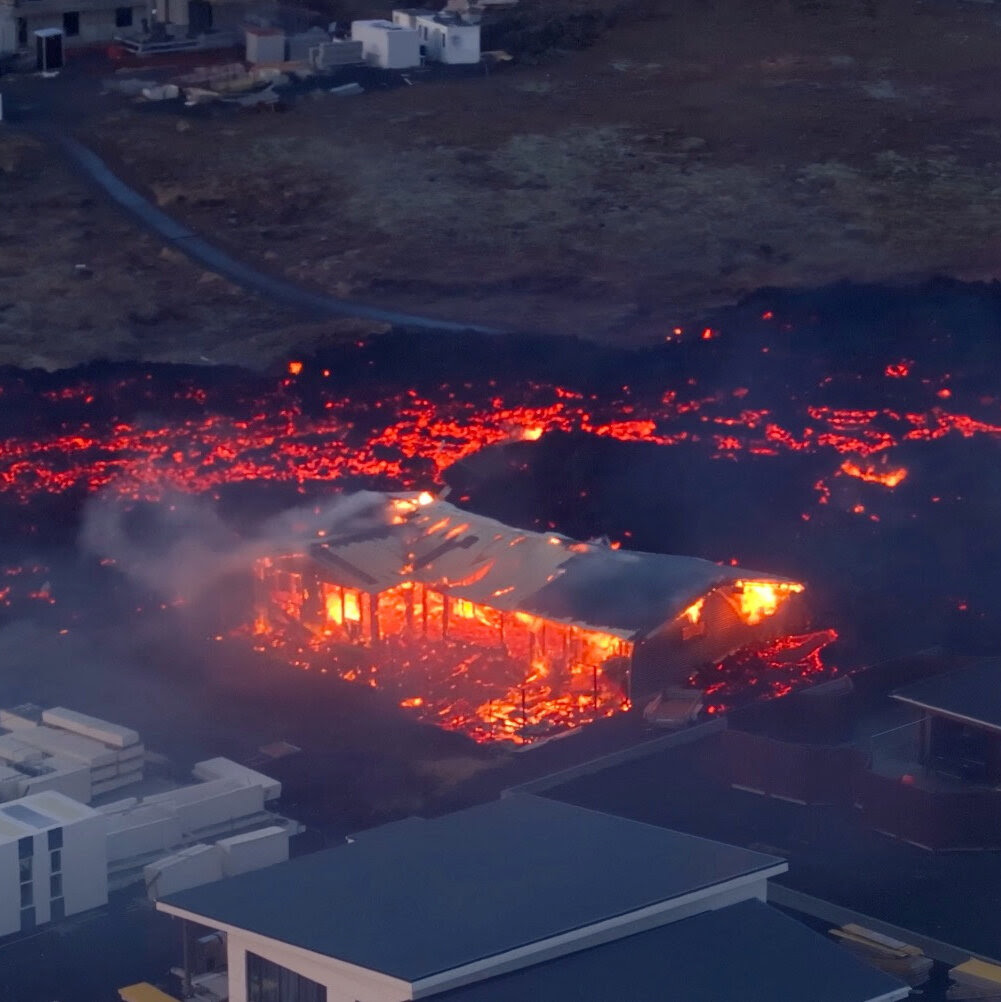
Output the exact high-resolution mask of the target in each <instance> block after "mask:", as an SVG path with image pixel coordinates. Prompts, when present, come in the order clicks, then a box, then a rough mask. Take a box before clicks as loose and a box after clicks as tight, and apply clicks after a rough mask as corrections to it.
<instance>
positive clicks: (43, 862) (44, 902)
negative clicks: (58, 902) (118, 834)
mask: <svg viewBox="0 0 1001 1002" xmlns="http://www.w3.org/2000/svg"><path fill="white" fill-rule="evenodd" d="M104 829H105V819H104V817H103V816H100V815H98V816H95V817H90V818H81V819H79V820H74V821H71V822H67V823H66V824H65V825H64V826H63V846H62V848H61V849H60V850H58V851H59V853H60V857H61V858H60V863H61V866H62V871H61V872H62V892H63V893H62V897H63V901H64V904H65V913H66V915H74V914H76V913H77V912H82V911H87V910H88V909H90V908H98V907H100V906H101V905H103V904H106V903H107V900H108V864H107V857H106V854H105V845H104V843H105V831H104ZM25 837H30V838H31V839H32V848H33V850H34V851H33V854H32V864H31V871H32V873H31V875H32V880H31V883H32V902H33V904H34V907H35V924H36V925H43V924H44V923H46V922H48V921H50V919H51V917H52V915H51V897H52V895H51V885H50V877H51V876H52V872H53V871H52V867H51V861H52V853H51V851H50V850H49V842H48V831H47V830H46V831H38V832H35V833H34V834H33V835H31V836H25ZM20 874H21V870H20V859H19V856H18V840H17V839H16V838H12V839H10V840H9V841H4V842H3V843H2V844H0V935H7V934H8V933H12V932H20V930H21V878H20Z"/></svg>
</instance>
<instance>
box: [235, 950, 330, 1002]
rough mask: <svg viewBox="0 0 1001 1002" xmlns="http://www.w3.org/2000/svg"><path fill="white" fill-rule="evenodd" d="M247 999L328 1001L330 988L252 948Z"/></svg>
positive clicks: (261, 1001) (257, 1001)
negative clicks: (253, 951) (276, 962)
mask: <svg viewBox="0 0 1001 1002" xmlns="http://www.w3.org/2000/svg"><path fill="white" fill-rule="evenodd" d="M247 1002H327V989H326V988H324V987H323V985H318V984H317V983H316V982H315V981H310V980H309V978H304V977H303V976H302V975H301V974H296V973H295V971H290V970H289V969H288V968H287V967H282V966H281V965H280V964H274V963H272V962H271V961H270V960H265V959H264V958H263V957H258V956H257V954H255V953H250V952H249V951H248V953H247Z"/></svg>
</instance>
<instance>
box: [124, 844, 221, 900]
mask: <svg viewBox="0 0 1001 1002" xmlns="http://www.w3.org/2000/svg"><path fill="white" fill-rule="evenodd" d="M222 875H223V873H222V852H221V851H220V850H219V849H217V848H216V847H215V846H214V845H201V844H199V845H193V846H190V847H189V848H187V849H182V850H181V851H180V852H176V853H174V855H172V856H166V857H165V858H164V859H159V860H157V861H156V862H155V863H150V864H149V865H148V866H144V867H143V879H144V880H145V881H146V893H147V895H148V896H149V898H150V900H152V901H156V900H157V899H158V898H162V897H164V896H165V895H167V894H176V893H177V892H178V891H186V890H187V889H188V888H189V887H200V886H201V885H202V884H210V883H212V882H213V881H214V880H221V879H222Z"/></svg>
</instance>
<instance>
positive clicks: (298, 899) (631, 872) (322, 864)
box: [163, 795, 784, 982]
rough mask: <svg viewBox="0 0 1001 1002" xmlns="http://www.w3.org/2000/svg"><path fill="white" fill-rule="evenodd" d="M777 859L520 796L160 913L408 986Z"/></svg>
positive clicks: (183, 896) (292, 865) (243, 879)
mask: <svg viewBox="0 0 1001 1002" xmlns="http://www.w3.org/2000/svg"><path fill="white" fill-rule="evenodd" d="M783 863H784V861H783V860H781V859H778V858H777V857H775V856H767V855H764V854H763V853H757V852H751V851H750V850H747V849H741V848H737V847H734V846H729V845H723V844H722V843H720V842H711V841H709V840H707V839H701V838H696V837H694V836H691V835H682V834H680V833H678V832H673V831H669V830H668V829H666V828H659V827H656V826H654V825H647V824H642V823H640V822H637V821H630V820H627V819H624V818H618V817H613V816H611V815H608V814H600V813H598V812H595V811H590V810H586V809H584V808H580V807H574V806H572V805H570V804H563V803H559V802H557V801H552V800H545V799H542V798H539V797H532V796H526V795H519V796H514V797H509V798H505V799H503V800H498V801H494V802H492V803H489V804H484V805H482V806H479V807H472V808H469V809H467V810H464V811H459V812H457V813H455V814H449V815H445V816H444V817H441V818H435V819H431V820H428V821H425V822H424V823H423V824H406V825H402V826H399V825H398V826H395V831H390V832H387V833H385V834H384V835H383V836H381V837H378V838H365V837H364V836H362V837H361V838H359V839H358V841H356V842H353V843H351V844H349V845H344V846H340V847H338V848H335V849H328V850H326V851H324V852H319V853H315V854H313V855H310V856H304V857H301V858H299V859H296V860H292V861H290V862H288V863H280V864H278V865H277V866H272V867H268V868H267V869H265V870H259V871H257V872H255V873H248V874H244V875H243V876H239V877H234V878H232V879H230V880H223V881H220V882H218V883H215V884H209V885H207V886H204V887H199V888H195V889H193V890H190V891H183V892H181V893H179V894H174V895H170V896H168V897H166V898H164V901H163V903H164V904H166V905H168V906H171V907H174V908H179V909H183V910H184V911H187V912H191V913H193V914H195V915H198V916H200V917H201V918H203V919H204V920H205V921H206V922H207V924H209V925H211V924H212V923H213V922H218V923H221V924H224V925H230V926H235V927H237V928H240V929H246V930H249V931H252V932H256V933H259V934H260V935H263V936H267V937H269V938H272V939H275V940H279V941H281V942H284V943H289V944H292V945H295V946H299V947H302V948H304V949H307V950H311V951H313V952H315V953H320V954H324V955H326V956H330V957H335V958H337V959H340V960H344V961H346V962H348V963H352V964H357V965H358V966H360V967H364V968H367V969H369V970H374V971H380V972H382V973H384V974H388V975H391V976H393V977H398V978H402V979H404V980H406V981H411V982H413V981H417V980H420V979H421V978H425V977H429V976H431V975H433V974H438V973H441V972H443V971H449V970H452V969H454V968H456V967H461V966H463V965H465V964H469V963H473V962H475V961H477V960H481V959H485V958H487V957H491V956H494V955H496V954H500V953H505V952H507V951H508V950H513V949H516V948H517V947H521V946H526V945H528V944H531V943H534V942H537V941H539V940H542V939H547V938H549V937H551V936H556V935H559V934H561V933H567V932H572V931H574V930H577V929H581V928H584V927H587V926H590V925H592V924H593V923H595V922H600V921H602V920H605V919H611V918H615V917H617V916H620V915H625V914H628V913H630V912H633V911H635V910H637V909H640V908H644V907H646V906H649V905H656V904H660V903H662V902H665V901H670V900H671V899H673V898H677V897H680V896H682V895H684V894H687V893H689V892H693V891H698V890H702V889H705V888H708V887H711V886H713V885H715V884H719V883H722V882H724V881H727V880H731V879H734V878H737V877H742V876H746V875H750V874H755V873H760V872H762V871H765V870H768V869H771V868H772V867H775V866H779V865H782V864H783Z"/></svg>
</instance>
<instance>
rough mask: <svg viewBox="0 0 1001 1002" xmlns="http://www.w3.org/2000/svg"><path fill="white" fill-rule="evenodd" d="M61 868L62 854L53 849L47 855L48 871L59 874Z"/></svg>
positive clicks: (59, 850) (58, 850)
mask: <svg viewBox="0 0 1001 1002" xmlns="http://www.w3.org/2000/svg"><path fill="white" fill-rule="evenodd" d="M62 868H63V853H62V850H61V849H53V850H52V852H50V853H49V870H50V871H51V872H52V873H59V872H60V870H62Z"/></svg>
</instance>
